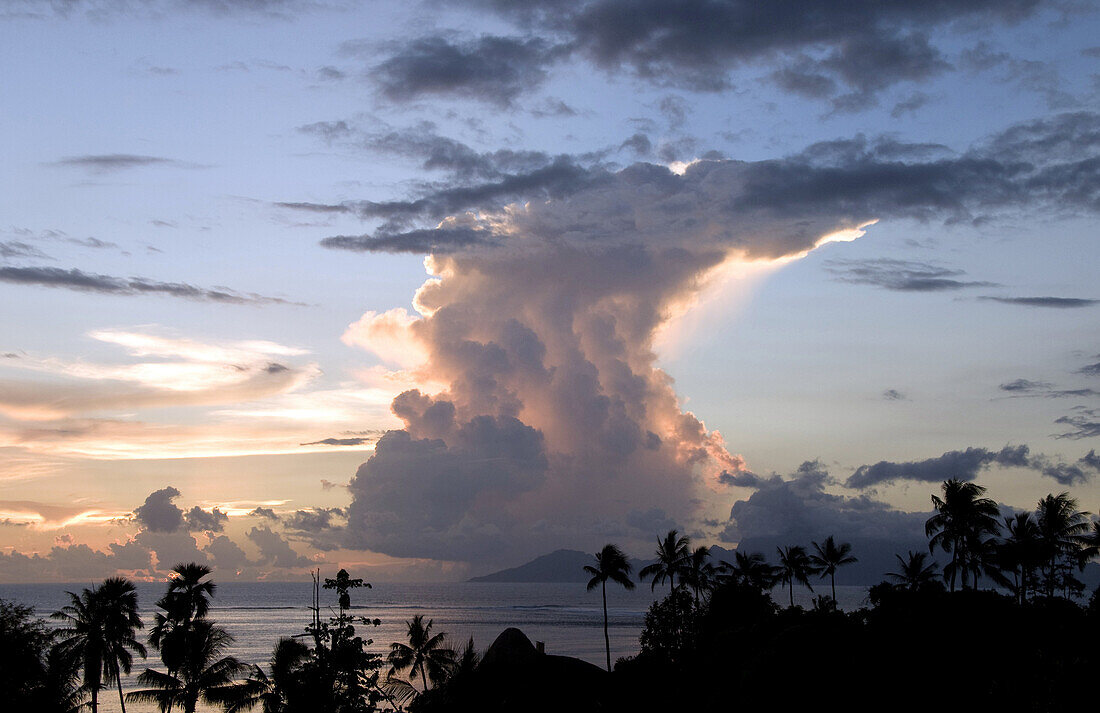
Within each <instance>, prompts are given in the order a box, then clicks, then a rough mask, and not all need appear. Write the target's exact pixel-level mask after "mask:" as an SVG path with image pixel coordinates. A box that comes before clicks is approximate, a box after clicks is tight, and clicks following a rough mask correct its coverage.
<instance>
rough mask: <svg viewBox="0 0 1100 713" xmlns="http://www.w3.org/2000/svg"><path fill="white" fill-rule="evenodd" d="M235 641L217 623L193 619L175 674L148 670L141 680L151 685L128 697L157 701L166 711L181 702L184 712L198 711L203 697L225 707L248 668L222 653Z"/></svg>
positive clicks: (183, 638)
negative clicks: (197, 708)
mask: <svg viewBox="0 0 1100 713" xmlns="http://www.w3.org/2000/svg"><path fill="white" fill-rule="evenodd" d="M232 643H233V637H232V636H230V635H229V633H228V632H227V631H226V630H225V629H223V628H222V627H220V626H218V625H216V624H214V622H212V621H209V620H207V619H197V620H195V621H193V622H192V623H191V625H190V626H189V627H188V628H187V629H186V631H184V632H183V633H182V634H181V636H180V637H179V640H178V645H179V646H180V650H181V653H182V656H181V664H180V666H179V668H177V669H176V671H175V673H174V674H168V673H162V672H160V671H154V670H152V669H145V671H144V672H143V673H142V674H141V675H140V676H138V682H139V683H141V684H143V685H145V686H148V688H145V689H142V690H139V691H130V692H129V693H127V694H126V700H128V701H138V702H141V703H156V704H157V706H158V707H159V708H160V709H161V710H162V711H166V710H169V709H170V708H172V707H173V706H174V705H179V706H181V707H182V708H183V711H184V713H195V706H196V705H197V704H198V701H199V699H200V698H201V699H202V700H203V701H205V702H207V703H210V704H215V705H218V704H220V705H223V706H224V705H225V703H226V702H227V701H229V700H232V699H233V697H234V694H235V693H236V692H237V686H239V684H237V683H235V679H236V677H237V676H238V675H240V674H242V673H245V672H246V671H248V666H246V665H245V664H243V663H241V662H240V661H238V660H237V659H236V658H235V657H233V656H222V654H223V653H225V651H226V649H228V648H229V646H230V644H232Z"/></svg>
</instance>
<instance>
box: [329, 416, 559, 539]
mask: <svg viewBox="0 0 1100 713" xmlns="http://www.w3.org/2000/svg"><path fill="white" fill-rule="evenodd" d="M399 398H400V397H399ZM406 401H409V399H406ZM415 401H416V404H410V409H412V410H407V411H405V412H404V413H405V415H406V416H408V417H409V418H410V419H412V420H413V421H414V422H415V423H417V424H424V427H425V428H428V430H431V431H435V432H437V433H447V434H448V435H449V436H450V442H449V443H447V442H444V441H443V440H440V439H438V438H413V437H412V436H411V435H410V434H409V432H408V431H389V432H387V433H386V434H385V435H384V436H382V438H381V439H379V441H378V444H377V445H376V446H375V452H374V456H373V457H372V458H371V459H370V460H369V461H367V462H366V463H364V464H363V465H361V466H360V467H359V470H358V472H357V473H356V475H355V477H354V478H352V480H351V483H350V485H349V486H348V487H349V489H350V490H351V493H352V497H353V500H352V504H351V506H350V507H349V509H348V527H349V530H350V535H351V540H352V542H355V543H362V544H363V545H365V546H368V547H370V548H371V549H374V550H376V551H379V552H385V553H387V554H392V555H394V556H398V557H402V556H404V557H432V558H437V559H450V560H453V559H468V560H471V559H485V558H487V557H492V556H493V554H494V553H491V552H486V551H485V550H484V548H485V547H486V545H488V544H490V543H492V544H494V546H496V547H503V546H504V545H503V544H502V543H501V541H500V539H501V536H502V534H503V533H512V535H513V536H514V537H517V538H518V537H519V536H520V535H521V533H523V532H524V527H523V526H522V523H517V522H513V521H512V519H511V518H510V517H509V516H508V515H507V514H505V513H503V512H500V511H499V510H498V509H497V508H496V507H495V506H494V505H493V503H494V502H495V501H497V500H498V499H500V498H506V497H509V496H514V495H516V494H519V493H523V492H526V491H530V490H531V489H533V488H535V487H537V486H538V485H539V484H540V483H541V482H542V480H543V478H544V477H545V473H546V470H547V456H546V453H545V452H544V450H543V438H542V434H541V433H539V432H538V431H536V430H535V429H533V428H531V427H529V426H527V425H525V424H523V423H522V422H520V421H519V420H517V419H515V418H510V417H491V416H477V417H475V418H473V419H472V420H470V421H469V422H466V423H461V424H459V423H455V422H454V414H453V406H452V407H451V408H450V409H449V410H448V409H445V408H443V407H445V406H446V404H447V402H443V401H439V402H434V403H430V399H426V397H425V398H424V399H415ZM421 401H424V403H420V402H421ZM437 404H438V405H437ZM414 411H415V413H414ZM443 412H446V413H449V414H450V415H449V417H447V415H446V413H443ZM429 423H430V424H432V425H431V426H430V427H429V426H427V424H429ZM426 495H427V497H425V496H426ZM530 534H531V533H527V534H526V535H524V536H526V537H529V536H530ZM518 544H519V543H518V542H516V541H513V542H512V543H511V546H512V547H515V546H517V545H518ZM497 556H499V555H497Z"/></svg>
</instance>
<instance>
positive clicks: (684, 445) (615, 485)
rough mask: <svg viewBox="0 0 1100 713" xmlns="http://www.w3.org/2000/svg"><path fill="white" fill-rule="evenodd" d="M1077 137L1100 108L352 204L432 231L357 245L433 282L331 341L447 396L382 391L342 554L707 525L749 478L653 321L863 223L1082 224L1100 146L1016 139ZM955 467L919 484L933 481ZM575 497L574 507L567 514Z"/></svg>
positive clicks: (526, 549)
mask: <svg viewBox="0 0 1100 713" xmlns="http://www.w3.org/2000/svg"><path fill="white" fill-rule="evenodd" d="M1087 126H1095V127H1098V128H1100V117H1097V116H1093V115H1089V116H1087V117H1083V116H1077V117H1072V118H1069V117H1063V118H1060V119H1058V120H1052V121H1044V122H1032V123H1030V124H1028V125H1027V126H1026V127H1024V128H1020V127H1010V130H1008V131H1006V132H1002V133H1001V134H999V135H997V136H995V137H993V138H991V139H989V140H987V141H984V142H981V143H979V144H976V145H975V147H974V148H972V149H970V150H969V151H967V152H964V153H961V154H956V153H952V152H951V151H949V150H946V149H945V148H944V147H941V146H935V145H930V144H905V143H901V142H898V141H896V140H888V139H874V140H871V139H866V138H857V139H855V140H851V141H834V142H825V143H820V144H815V145H813V146H811V147H809V148H807V149H806V150H804V151H802V152H800V153H798V154H794V155H792V156H790V157H787V158H785V159H779V160H774V161H760V162H743V161H734V160H724V159H714V160H700V161H696V162H693V163H690V164H688V165H686V166H684V167H683V168H682V171H679V172H673V171H671V170H669V169H668V168H665V167H663V166H655V165H650V164H635V165H633V166H629V167H627V168H625V169H622V170H619V171H612V170H610V169H607V168H605V167H601V166H599V165H597V164H584V163H583V162H580V161H577V160H573V161H566V162H564V163H563V165H564V166H568V167H569V170H570V172H571V173H570V174H569V176H570V177H569V178H568V180H566V181H565V182H564V183H562V184H560V186H559V188H560V190H556V191H554V192H553V195H551V192H550V191H548V190H547V189H546V184H545V183H544V182H542V181H540V180H535V179H534V178H532V177H531V175H530V174H527V176H526V178H525V179H524V181H521V180H519V178H518V176H520V175H521V174H519V173H517V174H514V175H513V178H515V179H516V180H515V181H514V182H512V183H511V184H510V185H511V186H512V187H513V188H514V190H512V189H508V190H505V189H504V188H502V185H503V182H502V181H501V180H493V181H479V180H477V179H476V178H475V179H473V180H474V183H471V184H465V183H463V184H462V185H460V186H459V187H454V186H451V187H439V186H437V187H426V188H425V187H421V189H419V191H418V193H417V194H416V195H415V196H413V197H411V198H409V199H408V200H407V201H393V202H391V203H389V204H385V205H383V204H380V203H369V204H367V203H363V202H354V201H353V202H349V203H347V204H344V206H345V208H346V210H348V211H349V212H351V213H355V214H359V215H361V216H363V217H364V218H368V219H372V220H382V221H387V220H414V219H415V221H423V223H424V224H423V225H422V227H418V228H415V231H416V232H409V231H407V230H387V229H386V228H385V227H383V228H382V229H381V230H380V231H376V232H375V234H374V235H372V236H370V238H369V239H364V240H360V241H358V242H357V243H356V244H355V247H356V248H358V249H364V250H368V251H385V252H392V251H395V250H405V251H408V252H423V251H425V250H427V251H428V258H427V259H426V261H425V265H426V267H427V269H428V272H429V279H428V280H427V281H426V282H425V283H424V285H423V286H422V287H421V288H420V289H419V290H418V291H417V293H416V295H415V298H414V306H415V309H416V313H415V314H409V313H405V312H401V314H400V315H396V316H395V315H394V314H392V313H388V312H383V313H372V314H369V315H364V317H363V319H361V320H359V322H357V323H356V325H355V327H354V330H349V335H346V336H345V341H348V340H349V339H350V338H351V337H350V335H351V333H352V331H354V339H353V340H351V341H353V343H356V344H358V345H360V346H363V347H365V348H367V349H368V350H370V351H374V352H375V353H383V352H387V353H388V352H394V351H395V346H394V345H398V344H404V345H408V347H409V349H410V350H415V352H416V353H417V354H418V361H419V362H420V363H419V364H418V365H416V366H412V365H402V367H403V368H405V369H409V370H410V371H411V373H410V374H409V375H410V376H411V378H413V379H414V380H415V379H416V378H417V376H418V375H430V376H431V378H432V379H433V381H434V382H436V383H437V384H438V385H437V386H433V387H431V389H433V391H429V388H428V387H426V386H425V387H424V388H422V389H414V390H410V391H407V392H405V393H402V394H401V395H399V396H398V397H397V398H396V399H394V401H393V405H392V409H393V412H394V414H395V415H396V416H397V417H398V418H399V419H401V421H402V423H403V428H401V429H399V430H393V431H389V432H387V433H386V434H385V435H384V436H382V438H381V439H379V441H378V442H377V444H376V450H375V452H374V454H373V456H371V458H370V459H369V460H368V461H367V462H366V463H364V464H363V465H362V466H361V467H360V469H359V470H358V472H357V474H356V475H355V477H354V478H353V479H352V481H351V483H350V485H349V491H350V492H351V494H352V498H353V500H352V504H351V506H350V508H349V514H348V533H347V534H348V540H347V542H348V546H352V547H360V548H366V549H371V550H373V551H376V552H381V553H385V554H389V555H393V556H399V557H430V558H437V559H446V560H462V561H478V562H485V561H486V560H489V559H495V560H497V561H501V560H507V559H519V558H522V557H524V556H530V555H533V554H538V553H539V552H540V551H542V550H544V549H546V548H547V547H548V546H549V547H562V546H567V547H577V548H582V549H590V548H592V547H594V546H598V544H599V542H600V540H601V539H603V540H606V538H607V537H610V536H614V537H619V538H621V539H622V540H623V541H624V545H625V546H628V547H629V546H630V542H631V539H630V538H632V537H637V536H638V530H637V529H636V528H634V527H631V525H630V524H629V523H628V518H630V517H631V515H630V514H631V513H647V512H651V511H652V510H653V508H659V509H661V510H662V511H663V512H664V513H665V514H666V516H667V518H668V519H669V520H672V521H675V522H678V523H681V524H684V525H685V527H690V526H692V524H693V523H696V522H699V521H701V519H702V518H704V517H707V516H708V515H709V513H705V512H704V510H705V506H704V503H705V502H709V500H710V499H709V497H708V492H709V491H710V490H711V489H714V488H717V487H719V485H720V483H721V482H722V481H723V480H724V481H725V482H727V483H730V484H747V481H749V480H751V479H750V478H749V476H747V475H743V473H744V471H745V470H746V467H745V464H744V462H743V461H742V460H741V459H740V458H739V457H738V456H736V455H734V454H731V453H730V452H729V451H728V450H727V449H726V447H725V443H724V440H723V438H722V436H721V435H720V434H717V433H714V432H710V431H708V430H707V428H706V426H705V425H704V424H703V423H702V422H701V421H699V419H698V418H696V417H695V416H694V415H693V414H691V413H690V412H686V411H685V410H684V409H683V407H682V405H681V403H680V401H679V399H678V398H677V395H676V394H675V392H674V390H673V388H672V382H671V379H670V377H669V376H668V375H667V374H665V373H664V372H663V371H662V370H660V369H659V368H657V365H656V357H655V355H654V353H653V348H652V345H653V342H654V339H655V335H656V334H657V333H658V331H659V330H660V329H661V328H662V327H663V325H665V324H666V323H667V321H668V320H670V319H672V318H674V316H675V315H677V314H679V313H682V311H683V310H685V309H687V308H688V306H689V305H691V304H692V300H693V299H695V298H696V297H697V295H698V293H699V291H700V290H702V289H703V288H704V287H705V286H706V285H707V284H708V280H709V279H710V278H711V277H712V276H713V275H714V274H716V272H719V271H720V270H721V269H722V268H723V266H726V265H728V264H730V263H738V262H746V261H754V260H757V261H762V262H767V261H771V260H790V259H794V258H797V257H800V256H803V255H805V254H806V253H808V252H809V251H811V250H813V249H814V248H815V247H816V246H818V245H821V244H823V243H825V242H829V241H832V240H838V239H849V240H850V239H853V238H855V237H857V236H858V235H860V234H862V233H861V230H862V229H864V228H865V227H866V225H867V224H869V223H870V222H872V221H873V220H875V219H876V218H917V219H924V220H931V219H939V220H943V221H945V222H953V221H960V220H976V219H978V217H979V216H983V215H988V213H989V212H990V211H999V212H1000V213H1002V214H1006V215H1010V214H1012V213H1013V212H1014V211H1021V210H1029V211H1035V210H1042V209H1055V208H1057V209H1058V210H1068V211H1073V210H1076V211H1079V212H1082V213H1086V212H1091V211H1093V210H1095V206H1094V205H1093V204H1092V202H1090V201H1091V198H1089V199H1086V197H1085V196H1086V195H1091V194H1088V191H1093V190H1095V185H1100V183H1097V182H1095V181H1093V179H1092V178H1090V176H1091V175H1092V174H1091V173H1089V172H1090V171H1092V172H1093V173H1094V172H1095V171H1096V170H1100V164H1098V166H1097V167H1094V168H1088V166H1091V164H1086V165H1083V166H1081V167H1080V169H1079V170H1077V171H1069V170H1067V171H1062V170H1061V168H1064V166H1063V163H1065V162H1067V161H1068V162H1077V161H1078V160H1085V159H1086V157H1092V156H1095V155H1096V154H1097V153H1098V152H1100V131H1098V132H1097V136H1096V138H1095V139H1094V140H1092V141H1091V143H1090V142H1089V141H1085V142H1084V143H1082V144H1081V145H1080V146H1078V150H1077V153H1076V155H1075V156H1073V157H1066V158H1063V157H1062V156H1061V153H1060V152H1059V151H1058V150H1057V149H1056V150H1054V151H1052V152H1051V153H1050V154H1049V156H1047V157H1046V158H1041V157H1040V158H1037V159H1036V162H1035V163H1034V164H1029V165H1026V166H1022V165H1021V164H1020V162H1019V154H1018V153H1016V152H1014V149H1013V148H1012V147H1019V148H1020V152H1022V153H1025V154H1028V153H1031V152H1032V147H1033V146H1034V145H1035V144H1036V142H1038V141H1040V139H1041V138H1042V137H1045V138H1046V141H1047V142H1048V143H1050V144H1052V145H1054V146H1055V147H1057V146H1059V145H1060V142H1061V141H1062V140H1063V138H1064V137H1065V136H1070V135H1072V136H1079V135H1083V132H1084V128H1085V127H1087ZM1085 133H1087V132H1085ZM1006 136H1011V137H1012V138H1011V140H1010V139H1009V138H1005V137H1006ZM1060 137H1062V138H1060ZM993 145H996V146H997V147H998V148H997V150H996V152H994V151H993V149H991V148H990V147H991V146H993ZM1056 169H1057V170H1056ZM469 175H475V174H474V173H470V174H469ZM508 180H511V179H508ZM525 181H528V182H525ZM1086 184H1087V185H1086ZM521 185H522V186H525V188H522V189H521V188H519V186H521ZM1080 190H1083V191H1085V193H1080V192H1079V191H1080ZM1063 199H1065V200H1063ZM466 211H469V212H466ZM432 225H435V226H436V227H432ZM430 232H434V233H435V234H436V235H437V236H438V237H437V238H436V239H435V240H434V241H431V240H426V239H425V236H426V234H427V233H430ZM448 233H452V235H448ZM471 236H476V239H472V237H471ZM483 236H484V237H483ZM380 239H383V240H384V242H379V243H377V244H375V243H372V241H377V240H380ZM345 247H346V246H345ZM888 267H892V268H896V267H897V265H889V266H888ZM907 267H911V266H907ZM924 267H927V266H924ZM894 272H896V270H895V271H894ZM909 272H910V273H912V272H914V270H909ZM891 274H894V273H891ZM907 277H909V278H913V279H918V278H919V279H924V280H929V279H948V280H954V281H956V282H959V281H960V280H959V279H958V275H957V274H954V273H952V274H951V275H948V276H944V275H943V274H942V273H939V274H934V275H926V274H917V275H912V274H910V275H908V276H907ZM926 286H927V285H925V287H926ZM376 340H378V341H379V343H378V344H375V341H376ZM396 351H400V350H396ZM421 356H422V359H420V358H419V357H421ZM410 361H411V360H410ZM971 450H972V451H974V449H971ZM1013 452H1014V451H1013V449H1012V448H1008V449H1005V450H1004V451H1001V452H990V451H986V450H985V449H977V452H969V454H966V453H962V454H959V455H958V457H956V458H955V459H954V462H953V464H954V465H962V466H966V467H969V468H971V469H973V470H974V472H976V471H977V469H978V468H980V467H984V466H985V465H987V464H988V463H990V462H993V461H996V462H1000V463H1002V464H1007V463H1014V462H1019V461H1020V460H1021V459H1023V458H1026V456H1027V455H1028V454H1027V450H1026V448H1023V450H1022V452H1019V451H1017V455H1013ZM945 455H946V456H950V455H951V454H945ZM968 458H969V460H968ZM950 460H951V458H949V457H944V458H941V459H933V461H943V462H929V463H918V464H915V465H916V466H918V468H917V470H916V471H915V472H916V473H917V474H918V475H919V476H921V477H924V478H927V479H929V480H936V481H939V480H942V479H943V477H942V476H943V472H944V468H945V467H946V466H947V465H948V464H949V463H948V462H947V461H950ZM910 465H914V464H889V463H886V462H883V463H882V464H878V465H876V466H866V467H864V468H863V469H862V470H861V471H859V472H857V474H855V475H854V476H853V480H852V481H851V484H852V485H853V486H865V485H869V484H872V483H874V482H882V481H884V480H887V479H890V478H894V477H912V476H913V472H914V471H913V468H911V467H909V466H910ZM891 467H893V470H891ZM899 467H900V471H899ZM723 472H725V473H726V474H727V475H726V476H722V473H723ZM947 477H950V475H948V476H947ZM578 492H584V493H587V494H588V495H587V496H586V497H585V498H584V499H582V500H581V501H578V499H577V498H576V495H575V494H576V493H578ZM633 517H634V518H635V519H636V518H637V515H636V514H635V515H634V516H633ZM642 544H644V543H642Z"/></svg>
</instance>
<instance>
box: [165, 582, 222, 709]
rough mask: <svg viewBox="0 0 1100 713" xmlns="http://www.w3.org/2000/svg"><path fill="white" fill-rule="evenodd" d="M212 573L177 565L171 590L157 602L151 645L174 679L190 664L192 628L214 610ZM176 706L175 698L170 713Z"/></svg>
mask: <svg viewBox="0 0 1100 713" xmlns="http://www.w3.org/2000/svg"><path fill="white" fill-rule="evenodd" d="M211 571H212V570H211V569H210V568H209V567H207V566H206V565H203V564H198V563H196V562H187V563H180V564H177V565H176V566H175V567H173V568H172V572H171V574H170V575H169V579H168V591H167V592H166V593H165V595H164V596H163V597H161V598H160V599H159V600H157V602H156V606H157V608H158V609H160V611H158V612H157V613H156V614H154V615H153V628H152V629H150V631H149V643H150V644H152V646H153V648H155V649H157V650H158V651H160V660H161V661H162V662H163V663H164V665H165V667H166V668H167V669H168V676H169V677H174V676H175V675H176V672H177V671H179V670H180V667H181V666H183V665H185V663H186V662H185V661H184V657H185V655H186V654H187V649H188V645H187V644H186V640H187V637H188V636H189V632H190V630H191V627H192V625H193V624H194V623H195V622H196V621H202V620H204V619H205V617H206V614H207V612H209V611H210V599H211V598H212V597H213V596H214V593H215V592H216V591H217V585H216V584H214V582H213V580H209V579H206V577H207V576H208V575H209V574H210V573H211ZM175 703H176V701H175V699H173V698H169V699H168V707H167V710H168V711H171V710H172V707H173V706H174V705H175Z"/></svg>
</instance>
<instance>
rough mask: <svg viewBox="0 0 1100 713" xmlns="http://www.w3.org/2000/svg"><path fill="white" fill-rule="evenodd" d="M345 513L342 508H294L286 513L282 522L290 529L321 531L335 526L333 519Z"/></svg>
mask: <svg viewBox="0 0 1100 713" xmlns="http://www.w3.org/2000/svg"><path fill="white" fill-rule="evenodd" d="M345 517H347V513H345V512H344V510H343V509H342V508H319V507H314V508H312V509H309V510H296V511H294V512H293V513H291V514H290V515H288V516H287V517H286V518H285V519H284V521H283V523H284V525H285V526H286V527H287V528H288V529H291V530H303V531H305V532H321V531H324V530H331V529H332V528H334V527H336V525H335V524H334V522H333V521H334V519H343V518H345Z"/></svg>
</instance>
